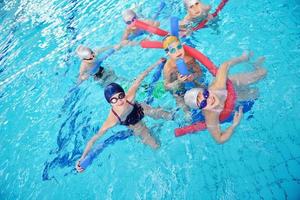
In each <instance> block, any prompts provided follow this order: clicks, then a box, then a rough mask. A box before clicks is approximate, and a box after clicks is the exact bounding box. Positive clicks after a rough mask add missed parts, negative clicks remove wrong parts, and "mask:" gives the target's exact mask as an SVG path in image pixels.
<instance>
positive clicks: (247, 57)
mask: <svg viewBox="0 0 300 200" xmlns="http://www.w3.org/2000/svg"><path fill="white" fill-rule="evenodd" d="M252 56H253V52H252V51H250V52H247V51H244V52H243V54H242V55H241V56H240V59H241V60H242V61H249V60H250V58H251V57H252Z"/></svg>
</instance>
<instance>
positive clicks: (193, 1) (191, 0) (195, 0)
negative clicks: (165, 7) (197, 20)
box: [183, 0, 199, 8]
mask: <svg viewBox="0 0 300 200" xmlns="http://www.w3.org/2000/svg"><path fill="white" fill-rule="evenodd" d="M183 1H184V5H185V7H186V8H189V7H191V6H193V5H195V4H196V3H199V1H198V0H183Z"/></svg>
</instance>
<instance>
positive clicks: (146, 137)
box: [129, 121, 159, 149]
mask: <svg viewBox="0 0 300 200" xmlns="http://www.w3.org/2000/svg"><path fill="white" fill-rule="evenodd" d="M129 128H130V129H131V130H133V133H134V135H135V136H139V137H140V138H141V139H142V142H143V143H144V144H147V145H149V146H150V147H152V148H153V149H157V148H159V144H158V143H157V141H156V140H155V138H154V137H153V136H152V135H151V134H150V130H149V129H148V128H147V126H146V125H145V124H144V122H142V121H141V122H139V123H137V124H135V125H133V126H132V125H131V126H129Z"/></svg>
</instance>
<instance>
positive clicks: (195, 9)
mask: <svg viewBox="0 0 300 200" xmlns="http://www.w3.org/2000/svg"><path fill="white" fill-rule="evenodd" d="M188 12H189V14H190V15H191V16H192V17H196V16H199V15H200V14H201V13H202V8H201V4H200V2H197V3H195V4H194V5H191V6H190V7H189V8H188Z"/></svg>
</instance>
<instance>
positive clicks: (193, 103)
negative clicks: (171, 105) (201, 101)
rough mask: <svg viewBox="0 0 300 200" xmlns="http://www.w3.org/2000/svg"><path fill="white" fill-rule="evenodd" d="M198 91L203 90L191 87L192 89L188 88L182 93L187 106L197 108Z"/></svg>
mask: <svg viewBox="0 0 300 200" xmlns="http://www.w3.org/2000/svg"><path fill="white" fill-rule="evenodd" d="M199 92H203V89H202V88H193V89H190V90H188V91H187V92H186V93H185V94H184V102H185V104H186V105H187V106H189V107H190V108H194V109H197V108H198V105H197V96H198V94H199Z"/></svg>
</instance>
